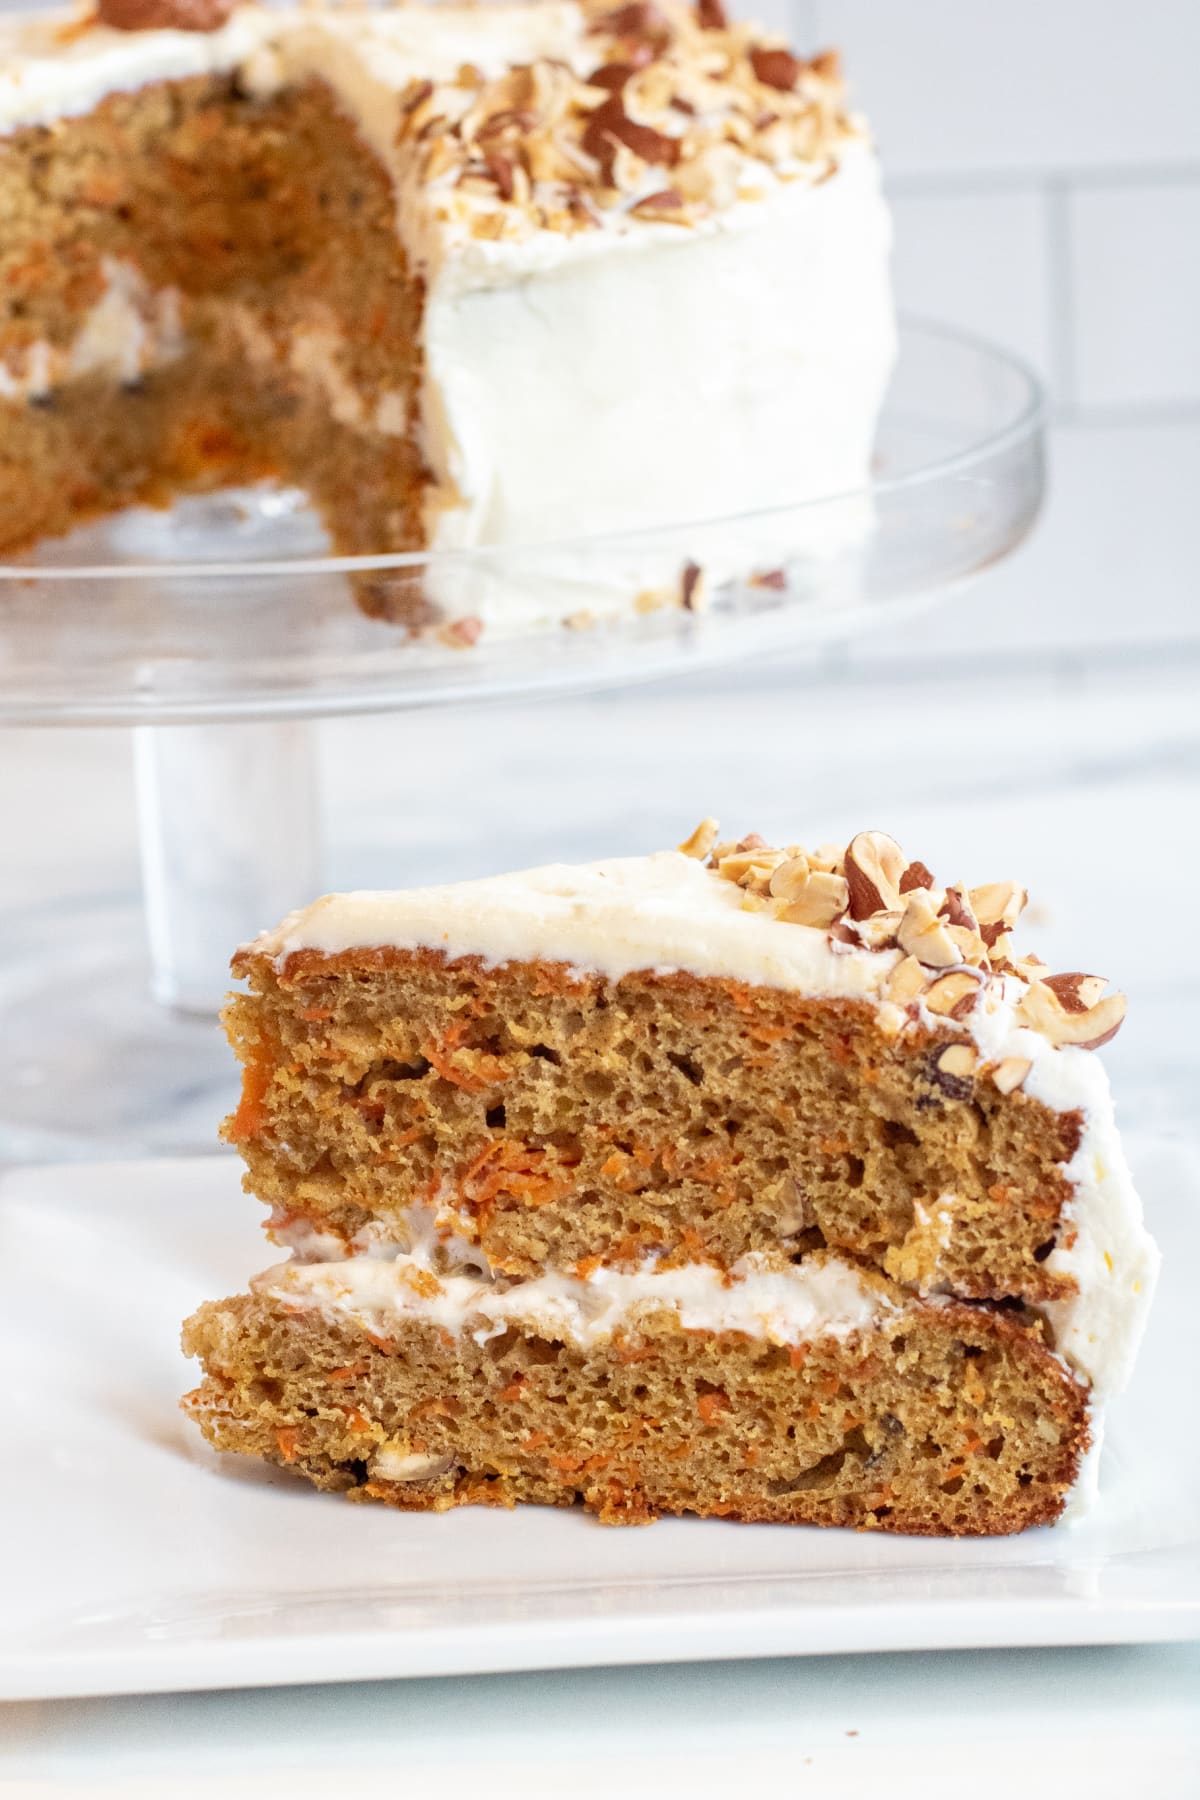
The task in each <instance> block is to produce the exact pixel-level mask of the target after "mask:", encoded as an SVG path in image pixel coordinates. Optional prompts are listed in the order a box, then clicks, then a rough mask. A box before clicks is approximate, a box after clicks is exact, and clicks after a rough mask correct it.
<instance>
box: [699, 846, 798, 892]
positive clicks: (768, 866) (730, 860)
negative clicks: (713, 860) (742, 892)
mask: <svg viewBox="0 0 1200 1800" xmlns="http://www.w3.org/2000/svg"><path fill="white" fill-rule="evenodd" d="M719 848H720V846H718V849H719ZM715 854H716V852H714V855H715ZM782 861H783V851H782V850H765V849H764V850H758V849H755V848H751V849H749V850H742V849H738V850H734V851H732V852H731V853H730V854H729V855H727V856H722V857H720V858H719V860H718V862H717V873H718V874H719V875H721V876H722V877H723V878H724V879H725V880H726V881H735V882H736V883H737V885H738V886H739V887H745V888H750V889H751V890H752V891H753V892H755V893H760V894H766V893H768V892H769V891H770V882H771V876H772V875H773V873H774V872H775V869H776V867H777V866H778V864H779V863H781V862H782Z"/></svg>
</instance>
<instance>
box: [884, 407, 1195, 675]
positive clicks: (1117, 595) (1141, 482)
mask: <svg viewBox="0 0 1200 1800" xmlns="http://www.w3.org/2000/svg"><path fill="white" fill-rule="evenodd" d="M1197 496H1200V421H1197V422H1195V423H1189V422H1180V423H1173V424H1162V423H1160V424H1154V425H1118V426H1106V427H1100V426H1095V425H1092V426H1077V425H1072V426H1059V427H1058V428H1056V430H1055V431H1054V432H1053V433H1052V436H1051V444H1050V482H1049V492H1048V496H1047V503H1046V507H1045V511H1044V513H1043V516H1042V518H1041V520H1040V522H1039V524H1038V526H1037V528H1036V530H1035V532H1034V534H1033V537H1032V538H1031V540H1030V541H1029V543H1027V544H1026V545H1025V546H1024V547H1023V548H1022V549H1021V550H1019V551H1018V552H1017V553H1016V554H1015V555H1014V556H1012V557H1010V558H1009V559H1008V560H1006V561H1005V562H1003V563H1001V564H999V566H998V567H996V568H994V569H991V570H989V571H988V572H987V574H986V575H985V576H983V577H982V578H981V579H980V580H979V581H978V582H977V583H976V584H975V585H974V586H973V587H970V588H968V589H967V590H966V591H965V593H964V594H963V595H962V596H961V597H960V598H957V599H954V600H951V601H949V602H944V603H942V604H940V605H938V606H935V607H934V608H933V609H932V610H931V611H930V612H928V613H927V614H926V615H924V616H923V617H917V618H915V619H913V620H911V621H908V622H906V623H905V624H904V625H903V626H902V627H891V628H889V627H887V626H881V628H880V629H879V630H877V631H876V632H875V633H873V634H872V636H871V638H870V639H869V640H863V641H862V642H861V643H860V644H856V645H855V646H854V647H853V648H852V650H851V653H850V656H851V661H852V662H853V663H854V664H855V665H857V666H859V667H863V668H865V667H870V666H879V665H883V664H896V663H907V664H909V665H912V666H913V667H929V666H931V665H934V666H936V665H937V664H939V663H941V664H945V663H947V662H972V661H974V662H977V663H979V664H981V665H983V664H986V663H987V662H988V661H989V660H990V659H992V658H997V657H998V658H1002V659H1004V660H1005V661H1011V662H1013V663H1014V664H1015V663H1032V664H1036V663H1039V662H1042V663H1044V662H1046V661H1053V662H1055V663H1058V664H1062V665H1067V666H1069V665H1070V664H1072V663H1073V662H1080V663H1082V662H1086V661H1087V660H1088V659H1089V657H1093V656H1095V655H1096V654H1097V653H1099V654H1101V655H1105V656H1107V657H1109V658H1113V657H1116V658H1120V657H1122V656H1124V655H1125V654H1126V653H1127V652H1135V651H1138V650H1149V649H1150V648H1151V647H1154V648H1156V649H1157V650H1158V652H1159V653H1160V654H1161V655H1163V657H1164V659H1165V660H1169V647H1170V646H1176V647H1178V648H1179V650H1180V651H1181V652H1182V653H1184V654H1186V655H1192V656H1195V655H1197V654H1198V653H1200V604H1198V603H1197V571H1198V570H1200V504H1198V503H1197Z"/></svg>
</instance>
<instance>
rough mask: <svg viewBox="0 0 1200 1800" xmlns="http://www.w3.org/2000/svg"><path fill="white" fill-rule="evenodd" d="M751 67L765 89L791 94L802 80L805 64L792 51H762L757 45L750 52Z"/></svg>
mask: <svg viewBox="0 0 1200 1800" xmlns="http://www.w3.org/2000/svg"><path fill="white" fill-rule="evenodd" d="M750 67H751V68H752V69H753V70H754V73H755V74H756V75H757V76H758V79H759V80H760V81H761V82H762V84H763V86H764V87H772V88H778V89H779V90H780V92H781V93H790V91H791V90H792V88H794V87H795V85H796V83H797V82H798V81H799V79H800V76H801V73H802V71H803V69H804V64H803V63H802V62H801V61H800V58H799V57H798V56H793V55H792V53H791V51H790V50H768V49H765V48H764V49H760V48H759V47H758V46H757V45H756V46H755V48H754V49H753V50H751V52H750Z"/></svg>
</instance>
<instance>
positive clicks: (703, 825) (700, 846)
mask: <svg viewBox="0 0 1200 1800" xmlns="http://www.w3.org/2000/svg"><path fill="white" fill-rule="evenodd" d="M719 830H720V827H719V825H718V824H717V821H716V820H715V819H701V821H700V823H699V824H698V825H697V827H696V829H695V831H693V833H692V835H691V837H687V838H684V840H683V842H682V844H680V846H679V848H680V851H681V853H682V854H683V855H684V856H694V857H696V858H697V859H698V860H699V861H700V862H703V861H704V860H705V858H706V857H707V855H708V853H709V851H710V850H711V849H712V847H713V845H714V844H715V843H716V841H717V832H718V831H719Z"/></svg>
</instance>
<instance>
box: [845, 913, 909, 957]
mask: <svg viewBox="0 0 1200 1800" xmlns="http://www.w3.org/2000/svg"><path fill="white" fill-rule="evenodd" d="M903 917H904V915H903V913H902V912H900V911H899V909H897V910H896V911H894V912H877V913H872V914H871V917H870V918H869V919H857V920H856V921H855V930H856V931H857V932H858V935H859V939H860V941H861V942H862V943H863V944H865V945H866V947H867V949H868V950H887V949H890V947H891V946H892V945H893V944H894V943H895V941H896V932H897V930H898V929H899V925H900V921H901V919H902V918H903Z"/></svg>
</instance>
